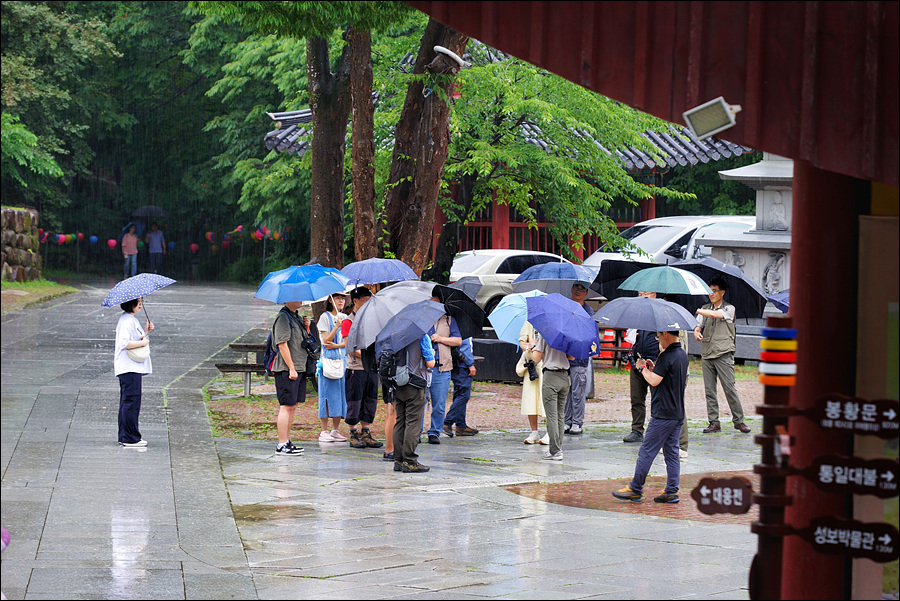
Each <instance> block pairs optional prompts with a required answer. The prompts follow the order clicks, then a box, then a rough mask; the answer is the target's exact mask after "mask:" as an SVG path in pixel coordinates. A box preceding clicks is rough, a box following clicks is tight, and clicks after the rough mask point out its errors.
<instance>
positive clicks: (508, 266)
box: [450, 249, 571, 313]
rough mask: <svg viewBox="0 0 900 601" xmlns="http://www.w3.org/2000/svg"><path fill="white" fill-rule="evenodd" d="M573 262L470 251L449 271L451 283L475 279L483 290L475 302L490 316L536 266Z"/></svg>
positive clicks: (458, 257)
mask: <svg viewBox="0 0 900 601" xmlns="http://www.w3.org/2000/svg"><path fill="white" fill-rule="evenodd" d="M554 261H555V262H565V263H570V262H571V261H569V260H567V259H565V258H564V257H561V256H560V255H554V254H552V253H545V252H539V251H530V250H503V249H485V250H467V251H464V252H461V253H459V254H458V255H456V258H454V259H453V266H452V267H451V268H450V282H451V283H452V282H455V281H456V280H458V279H459V278H461V277H463V276H475V277H477V278H478V279H479V281H480V282H481V290H479V291H478V296H477V297H476V299H475V302H477V303H478V305H479V306H480V307H481V308H482V309H484V310H485V312H486V313H490V312H491V311H493V310H494V307H496V306H497V304H498V303H499V302H500V299H502V298H503V297H504V296H506V295H507V294H510V293H512V292H513V289H512V282H513V280H514V279H516V278H517V277H519V275H520V274H521V273H522V272H523V271H525V270H526V269H528V268H529V267H532V266H534V265H540V264H543V263H550V262H554Z"/></svg>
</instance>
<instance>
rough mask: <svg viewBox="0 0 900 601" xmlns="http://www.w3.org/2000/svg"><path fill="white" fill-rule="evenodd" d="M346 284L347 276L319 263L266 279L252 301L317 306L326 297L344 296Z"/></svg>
mask: <svg viewBox="0 0 900 601" xmlns="http://www.w3.org/2000/svg"><path fill="white" fill-rule="evenodd" d="M348 282H349V280H348V279H347V276H345V275H344V274H343V273H341V272H340V271H338V270H337V269H335V268H334V267H323V266H321V265H319V264H318V263H316V264H314V265H295V266H293V267H288V268H287V269H281V270H279V271H273V272H271V273H270V274H269V275H267V276H266V278H265V279H264V280H263V281H262V283H261V284H260V285H259V288H258V289H257V290H256V294H254V295H253V298H261V299H263V300H267V301H272V302H273V303H289V302H296V301H306V302H316V301H320V300H323V299H325V298H327V297H328V295H329V294H338V293H343V292H344V289H346V288H347V283H348Z"/></svg>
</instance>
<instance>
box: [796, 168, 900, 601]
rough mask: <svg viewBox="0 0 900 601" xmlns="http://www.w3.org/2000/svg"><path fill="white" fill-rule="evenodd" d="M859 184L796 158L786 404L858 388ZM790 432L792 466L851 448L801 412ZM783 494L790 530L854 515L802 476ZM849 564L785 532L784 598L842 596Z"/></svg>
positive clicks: (845, 499)
mask: <svg viewBox="0 0 900 601" xmlns="http://www.w3.org/2000/svg"><path fill="white" fill-rule="evenodd" d="M861 183H862V184H865V182H860V180H856V179H854V178H851V177H847V176H844V175H838V174H836V173H832V172H829V171H823V170H821V169H817V168H815V167H813V166H812V165H810V164H809V163H807V162H805V161H800V160H795V161H794V198H793V201H794V203H793V234H792V238H791V239H792V242H791V287H790V290H791V308H790V314H791V316H792V317H793V319H794V327H795V328H796V329H797V345H798V349H797V350H798V352H797V385H796V386H795V387H794V388H793V390H792V391H791V399H790V402H791V405H793V406H795V407H796V408H798V409H807V408H809V407H811V406H812V405H813V404H814V402H815V400H816V399H817V398H819V397H821V396H823V395H825V394H828V393H841V394H845V395H848V396H853V395H854V392H855V377H856V376H855V372H856V353H857V348H856V315H857V302H856V289H857V273H858V262H857V261H858V260H857V256H858V250H857V249H858V227H859V225H858V216H859V210H858V206H859V205H858V200H859V192H860V189H859V184H861ZM895 275H896V274H895ZM788 431H789V433H790V434H791V435H793V436H795V437H796V446H795V447H794V449H793V450H792V452H791V464H792V465H794V466H797V467H800V468H803V467H806V466H808V465H810V464H811V463H812V462H813V460H814V459H815V458H817V457H819V456H820V455H825V454H828V453H836V454H840V455H845V454H846V455H852V454H853V453H852V448H851V445H852V443H851V437H849V436H848V435H847V434H842V433H833V432H826V431H824V430H822V429H821V428H820V427H818V426H817V425H816V424H815V423H813V422H812V421H811V420H808V419H806V418H804V417H792V418H790V421H789V427H788ZM787 493H788V494H790V495H792V496H793V505H792V506H790V507H788V508H787V510H786V512H785V518H786V521H787V523H788V524H790V525H791V526H793V527H794V528H804V527H806V526H807V525H808V524H809V522H810V520H811V519H812V518H814V517H816V516H820V515H834V516H838V517H842V518H849V517H851V515H852V514H851V512H850V509H851V508H850V498H849V496H847V495H844V494H839V493H826V492H823V491H821V490H819V489H818V488H817V487H816V486H815V484H813V483H812V482H811V481H809V480H807V479H805V478H802V477H800V476H791V477H789V478H788V483H787ZM849 565H850V560H849V559H847V558H845V557H843V556H840V555H825V554H822V553H819V552H817V551H815V550H814V549H813V548H812V546H811V545H810V544H809V543H807V542H805V541H803V540H801V539H800V537H798V536H788V537H786V538H785V542H784V563H783V570H782V572H783V574H784V578H783V581H782V587H781V598H782V599H841V598H847V597H846V594H847V590H848V589H847V587H848V585H849V579H850V576H849ZM813 575H814V576H813Z"/></svg>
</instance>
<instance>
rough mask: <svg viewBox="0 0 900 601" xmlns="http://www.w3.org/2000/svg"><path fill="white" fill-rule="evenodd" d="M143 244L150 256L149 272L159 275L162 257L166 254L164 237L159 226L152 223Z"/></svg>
mask: <svg viewBox="0 0 900 601" xmlns="http://www.w3.org/2000/svg"><path fill="white" fill-rule="evenodd" d="M145 242H146V243H147V250H149V251H150V252H149V254H150V271H151V272H153V273H160V272H161V271H162V264H163V255H165V254H166V237H165V236H164V235H163V233H162V232H161V231H160V229H159V225H158V224H156V223H154V224H153V225H151V226H150V232H149V233H148V234H147V237H146V240H145Z"/></svg>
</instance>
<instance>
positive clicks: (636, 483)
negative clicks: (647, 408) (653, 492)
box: [629, 417, 684, 495]
mask: <svg viewBox="0 0 900 601" xmlns="http://www.w3.org/2000/svg"><path fill="white" fill-rule="evenodd" d="M682 424H684V420H683V419H658V418H655V417H654V418H651V419H650V424H649V425H648V426H647V432H645V433H644V442H643V443H641V448H640V450H638V459H637V465H635V467H634V478H632V480H631V484H629V486H631V490H633V491H634V492H642V491H643V489H644V482H646V480H647V473H648V472H649V471H650V466H651V465H653V460H654V459H656V456H657V455H658V454H659V450H660V449H662V450H663V458H665V460H666V492H667V493H669V494H671V495H674V494H676V493H677V492H678V484H679V482H680V480H681V460H680V459H679V458H678V437H679V435H680V434H681V426H682Z"/></svg>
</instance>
